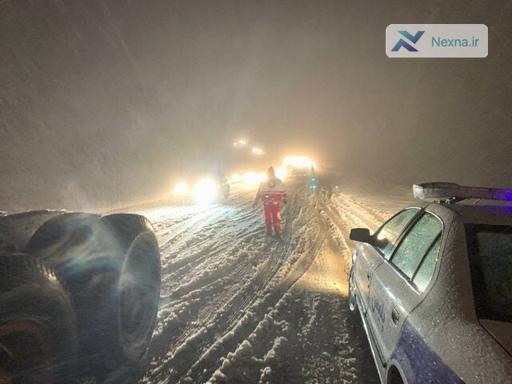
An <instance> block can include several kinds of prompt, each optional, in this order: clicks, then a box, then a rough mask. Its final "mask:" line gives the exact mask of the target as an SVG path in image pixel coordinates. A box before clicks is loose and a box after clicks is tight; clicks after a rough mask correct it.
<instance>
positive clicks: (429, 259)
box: [413, 237, 441, 292]
mask: <svg viewBox="0 0 512 384" xmlns="http://www.w3.org/2000/svg"><path fill="white" fill-rule="evenodd" d="M440 246H441V238H440V237H438V238H437V240H436V242H435V243H434V245H432V247H430V251H428V253H427V256H425V257H424V258H423V261H422V262H421V265H420V267H419V269H418V271H417V272H416V275H414V279H413V283H414V284H415V285H416V287H417V288H418V290H419V291H420V292H423V291H424V290H425V288H427V286H428V284H429V283H430V280H431V279H432V276H433V275H434V270H435V268H436V262H437V256H438V254H439V248H440Z"/></svg>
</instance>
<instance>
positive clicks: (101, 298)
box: [26, 214, 160, 375]
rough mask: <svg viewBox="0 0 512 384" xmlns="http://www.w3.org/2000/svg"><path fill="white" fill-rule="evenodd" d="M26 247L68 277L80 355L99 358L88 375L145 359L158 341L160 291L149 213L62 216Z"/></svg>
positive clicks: (49, 222) (53, 220)
mask: <svg viewBox="0 0 512 384" xmlns="http://www.w3.org/2000/svg"><path fill="white" fill-rule="evenodd" d="M26 251H27V252H28V253H30V254H32V255H35V256H36V257H38V258H40V259H41V260H43V261H44V262H45V263H46V264H47V265H50V266H52V267H53V268H54V269H55V271H56V273H57V274H58V276H59V277H60V278H61V279H62V280H63V281H64V282H65V286H66V288H67V290H68V292H69V293H70V295H71V299H72V302H73V307H74V308H75V311H76V313H77V317H78V319H79V338H80V347H81V353H82V354H83V355H84V357H95V358H94V364H90V366H91V367H94V370H95V371H94V372H88V373H89V374H94V375H104V374H108V372H110V371H112V370H114V369H116V368H118V367H120V366H123V365H125V366H126V365H131V364H134V363H136V362H138V360H139V359H140V358H141V357H142V356H143V354H144V352H145V351H146V350H147V347H148V345H149V342H150V340H151V335H152V331H153V328H154V324H155V320H156V314H157V310H158V303H159V297H160V253H159V248H158V243H157V240H156V238H155V235H154V234H153V230H152V228H151V225H150V223H149V221H148V220H147V219H145V218H144V217H143V216H138V215H125V214H119V215H110V216H106V217H103V218H100V217H99V216H97V215H90V214H66V215H62V216H59V217H56V218H54V219H51V220H49V221H48V222H46V223H45V224H44V225H43V226H42V227H41V228H39V230H38V231H37V232H36V233H35V234H34V236H33V237H32V239H31V240H30V241H29V243H28V245H27V247H26ZM127 282H130V283H127ZM145 304H147V308H142V307H144V305H145ZM137 311H140V312H137ZM134 318H138V319H139V320H138V322H137V320H136V319H135V320H134ZM137 325H138V326H139V327H137ZM103 368H105V369H103Z"/></svg>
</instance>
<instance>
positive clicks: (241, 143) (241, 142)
mask: <svg viewBox="0 0 512 384" xmlns="http://www.w3.org/2000/svg"><path fill="white" fill-rule="evenodd" d="M247 143H248V141H247V139H244V138H242V139H238V140H236V141H235V142H234V143H233V147H246V146H247Z"/></svg>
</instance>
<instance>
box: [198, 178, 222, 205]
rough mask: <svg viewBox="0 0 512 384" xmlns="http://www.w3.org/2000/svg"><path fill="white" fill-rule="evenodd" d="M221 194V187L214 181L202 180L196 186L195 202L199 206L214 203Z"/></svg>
mask: <svg viewBox="0 0 512 384" xmlns="http://www.w3.org/2000/svg"><path fill="white" fill-rule="evenodd" d="M218 193H219V185H218V184H217V183H216V182H215V180H212V179H202V180H200V181H198V182H197V184H196V185H195V186H194V200H195V201H196V203H198V204H209V203H212V202H213V201H214V200H215V199H216V198H217V195H218Z"/></svg>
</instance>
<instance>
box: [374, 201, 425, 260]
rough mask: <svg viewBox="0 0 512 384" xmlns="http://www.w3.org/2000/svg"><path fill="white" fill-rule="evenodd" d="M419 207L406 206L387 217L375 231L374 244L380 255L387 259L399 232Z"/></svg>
mask: <svg viewBox="0 0 512 384" xmlns="http://www.w3.org/2000/svg"><path fill="white" fill-rule="evenodd" d="M418 211H419V208H408V209H405V210H403V211H402V212H400V213H398V214H397V215H395V216H393V217H392V218H391V219H389V220H388V221H387V222H386V223H385V224H384V225H383V226H382V227H380V229H379V230H378V231H377V233H375V243H374V246H375V248H377V249H378V250H379V251H380V252H381V253H382V255H383V256H384V257H385V258H386V259H388V258H389V256H391V252H392V251H393V248H394V247H395V245H396V242H397V240H398V238H399V237H400V234H401V233H402V232H403V231H404V229H405V227H407V224H409V223H410V222H411V220H412V218H413V217H414V216H416V214H417V213H418Z"/></svg>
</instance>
